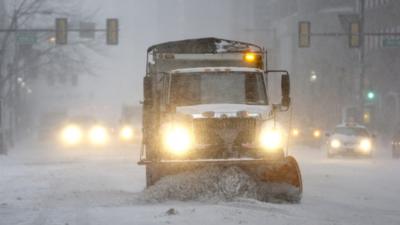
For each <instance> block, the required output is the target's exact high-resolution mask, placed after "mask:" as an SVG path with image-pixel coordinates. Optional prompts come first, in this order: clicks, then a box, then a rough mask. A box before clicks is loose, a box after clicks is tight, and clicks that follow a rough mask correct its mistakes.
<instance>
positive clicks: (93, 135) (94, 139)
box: [89, 126, 108, 145]
mask: <svg viewBox="0 0 400 225" xmlns="http://www.w3.org/2000/svg"><path fill="white" fill-rule="evenodd" d="M89 139H90V142H91V143H92V144H96V145H102V144H105V143H106V142H107V141H108V132H107V129H106V128H104V127H102V126H94V127H92V128H91V129H90V131H89Z"/></svg>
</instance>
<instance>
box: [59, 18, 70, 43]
mask: <svg viewBox="0 0 400 225" xmlns="http://www.w3.org/2000/svg"><path fill="white" fill-rule="evenodd" d="M67 42H68V20H67V19H66V18H57V19H56V44H58V45H66V44H67Z"/></svg>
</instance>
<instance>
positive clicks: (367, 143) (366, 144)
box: [359, 138, 372, 153]
mask: <svg viewBox="0 0 400 225" xmlns="http://www.w3.org/2000/svg"><path fill="white" fill-rule="evenodd" d="M359 147H360V149H361V150H362V151H364V152H365V153H368V152H370V151H371V148H372V143H371V140H369V139H367V138H366V139H362V140H361V141H360V146H359Z"/></svg>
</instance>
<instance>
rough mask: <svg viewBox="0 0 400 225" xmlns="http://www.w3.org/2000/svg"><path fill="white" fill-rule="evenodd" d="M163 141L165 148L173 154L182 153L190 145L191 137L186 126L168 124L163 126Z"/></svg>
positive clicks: (191, 142)
mask: <svg viewBox="0 0 400 225" xmlns="http://www.w3.org/2000/svg"><path fill="white" fill-rule="evenodd" d="M163 142H164V147H165V148H166V150H168V151H169V152H171V153H173V154H175V155H182V154H185V153H186V152H187V151H188V150H189V149H190V148H191V147H192V144H193V137H192V135H191V132H190V130H189V129H187V128H186V127H184V126H182V125H178V124H169V125H166V126H165V129H164V134H163Z"/></svg>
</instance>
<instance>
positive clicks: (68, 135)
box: [61, 125, 83, 145]
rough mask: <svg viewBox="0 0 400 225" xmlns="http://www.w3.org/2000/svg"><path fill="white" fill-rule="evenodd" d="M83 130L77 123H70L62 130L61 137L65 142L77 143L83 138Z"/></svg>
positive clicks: (69, 143)
mask: <svg viewBox="0 0 400 225" xmlns="http://www.w3.org/2000/svg"><path fill="white" fill-rule="evenodd" d="M82 136H83V135H82V130H81V128H80V127H78V126H76V125H69V126H67V127H65V128H64V129H63V130H62V133H61V138H62V141H63V142H64V143H65V144H68V145H75V144H78V143H79V142H81V140H82Z"/></svg>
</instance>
